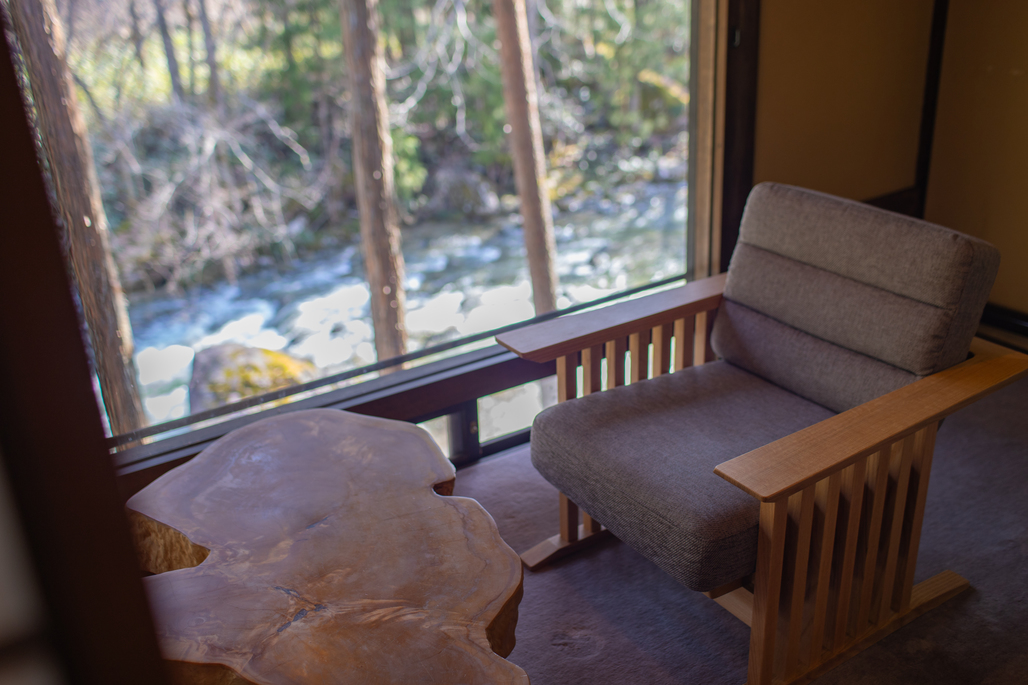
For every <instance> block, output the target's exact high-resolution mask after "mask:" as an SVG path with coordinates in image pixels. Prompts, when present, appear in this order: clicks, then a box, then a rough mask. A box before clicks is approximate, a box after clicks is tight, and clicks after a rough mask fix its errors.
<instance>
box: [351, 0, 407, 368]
mask: <svg viewBox="0 0 1028 685" xmlns="http://www.w3.org/2000/svg"><path fill="white" fill-rule="evenodd" d="M341 6H342V7H341V9H342V23H343V41H344V44H345V45H344V47H345V49H346V63H347V66H348V67H349V71H350V84H351V85H350V95H351V98H350V103H351V105H350V106H351V107H352V108H353V167H354V171H355V173H356V177H357V208H358V210H359V211H360V223H361V245H362V248H363V251H364V268H365V270H366V271H367V274H368V285H369V287H370V289H371V316H372V320H373V323H374V326H375V348H376V350H377V352H378V358H379V360H380V361H384V360H386V359H389V358H391V357H394V356H396V355H399V354H403V353H404V352H405V351H406V350H407V329H406V326H405V324H404V319H405V308H406V305H405V302H404V300H405V297H404V292H403V271H404V264H403V253H401V252H400V229H399V224H398V221H397V211H396V188H395V186H394V181H393V139H392V136H391V135H390V133H389V112H388V110H387V107H386V92H385V65H384V62H385V58H384V56H383V54H382V46H381V44H380V43H379V41H378V27H379V19H378V9H377V0H341Z"/></svg>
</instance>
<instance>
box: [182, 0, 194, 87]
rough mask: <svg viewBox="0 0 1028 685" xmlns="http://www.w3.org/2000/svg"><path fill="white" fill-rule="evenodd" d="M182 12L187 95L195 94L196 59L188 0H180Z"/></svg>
mask: <svg viewBox="0 0 1028 685" xmlns="http://www.w3.org/2000/svg"><path fill="white" fill-rule="evenodd" d="M182 14H184V15H185V16H186V59H187V60H188V61H189V90H188V91H187V92H188V93H189V97H190V98H192V97H193V96H194V95H196V60H195V59H194V58H193V55H194V52H193V10H192V9H191V8H190V4H189V0H182Z"/></svg>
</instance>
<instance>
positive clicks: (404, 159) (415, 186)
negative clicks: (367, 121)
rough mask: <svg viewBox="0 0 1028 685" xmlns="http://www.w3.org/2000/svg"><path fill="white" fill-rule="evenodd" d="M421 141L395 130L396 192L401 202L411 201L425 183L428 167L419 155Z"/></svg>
mask: <svg viewBox="0 0 1028 685" xmlns="http://www.w3.org/2000/svg"><path fill="white" fill-rule="evenodd" d="M420 146H421V141H420V140H418V137H417V136H413V135H410V134H409V133H406V132H404V131H402V130H394V131H393V157H394V159H395V169H394V175H395V182H396V194H397V196H398V197H399V199H400V201H401V202H410V201H411V200H412V199H414V196H415V195H416V194H417V193H418V192H419V191H420V190H421V187H422V186H423V185H425V179H426V178H427V177H428V169H426V168H425V165H424V164H422V162H421V159H420V158H419V157H418V148H419V147H420Z"/></svg>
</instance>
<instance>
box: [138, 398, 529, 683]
mask: <svg viewBox="0 0 1028 685" xmlns="http://www.w3.org/2000/svg"><path fill="white" fill-rule="evenodd" d="M453 480H454V470H453V466H452V465H451V464H450V462H449V460H447V459H446V458H445V457H444V456H443V455H442V453H441V452H440V451H439V448H438V447H436V445H435V443H433V442H432V440H431V438H429V437H428V434H427V433H425V432H424V431H423V430H421V429H420V428H417V427H415V426H412V425H410V424H406V423H401V422H398V421H388V420H385V419H376V418H371V417H367V416H361V415H358V414H350V413H347V412H342V411H336V410H329V409H317V410H310V411H298V412H293V413H289V414H284V415H281V416H276V417H272V418H268V419H263V420H260V421H257V422H255V423H253V424H250V425H249V426H246V427H244V428H241V429H239V430H236V431H233V432H232V433H230V434H228V435H226V436H225V437H224V438H222V439H221V440H219V441H218V442H216V443H215V444H213V445H211V446H210V447H209V448H208V449H206V450H204V452H202V453H201V454H200V455H198V456H197V457H195V458H194V459H192V460H191V461H189V462H187V463H186V464H184V465H182V466H180V467H178V468H176V469H174V470H172V471H170V472H168V473H167V474H165V475H164V476H162V477H161V478H159V479H157V480H156V481H154V482H153V483H151V484H150V485H149V486H147V487H146V488H145V489H143V490H142V491H140V492H139V493H137V494H136V495H135V496H134V497H133V498H132V499H130V500H129V502H128V504H127V507H128V513H129V518H130V522H131V525H132V529H133V535H134V536H135V539H136V545H137V548H138V551H139V556H140V561H141V564H142V566H143V568H144V569H145V570H146V571H149V572H151V573H154V574H155V575H153V576H149V577H147V578H145V579H144V582H145V584H146V589H147V593H148V595H149V597H150V603H151V606H152V607H153V613H154V621H155V624H156V630H157V636H158V640H159V643H160V646H161V651H162V654H163V655H164V658H165V659H166V660H167V662H168V664H169V668H170V671H171V673H172V676H173V678H174V679H175V680H176V681H178V682H182V683H187V682H188V683H193V684H195V685H204V684H207V683H218V684H219V685H221V684H233V685H234V684H236V683H256V684H261V685H265V684H267V685H279V684H284V683H291V684H292V683H296V684H300V683H302V684H315V685H316V684H319V683H440V684H442V683H446V684H447V685H453V684H455V683H467V684H468V685H471V684H472V683H518V684H519V685H527V683H528V676H527V675H526V674H525V673H524V671H522V670H521V669H520V668H518V667H517V666H515V665H513V664H511V663H510V662H508V661H506V660H505V659H503V658H502V656H506V655H507V654H509V653H510V651H511V650H512V649H513V648H514V627H515V624H516V623H517V607H518V602H519V601H520V600H521V593H522V570H521V560H520V559H519V558H518V556H517V554H515V553H514V551H513V550H512V549H511V548H510V547H508V546H507V545H506V544H505V543H504V542H503V540H502V539H501V538H500V535H499V533H498V532H497V530H496V525H495V523H494V522H493V520H492V518H491V517H490V516H489V514H488V513H486V511H485V510H484V509H483V508H482V507H481V505H479V504H478V503H477V502H475V501H474V500H471V499H466V498H462V497H450V496H445V495H449V494H450V493H452V492H453Z"/></svg>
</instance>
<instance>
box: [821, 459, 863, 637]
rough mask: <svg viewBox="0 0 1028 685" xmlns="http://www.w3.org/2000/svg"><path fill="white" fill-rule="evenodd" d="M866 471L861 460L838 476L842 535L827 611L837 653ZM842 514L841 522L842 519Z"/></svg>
mask: <svg viewBox="0 0 1028 685" xmlns="http://www.w3.org/2000/svg"><path fill="white" fill-rule="evenodd" d="M866 471H867V460H866V459H861V460H860V461H858V462H856V463H855V464H853V465H852V466H849V467H847V468H846V470H845V471H843V472H842V487H841V489H840V492H839V508H840V513H839V521H838V523H837V524H836V525H837V526H838V525H840V524H843V521H844V520H845V526H846V533H845V537H844V538H843V539H842V547H843V549H842V557H841V558H840V559H839V565H838V572H837V573H833V578H834V582H833V585H835V587H836V592H835V597H834V598H833V600H834V601H833V602H832V604H831V605H830V606H829V608H831V609H834V614H835V615H834V628H833V630H832V649H833V650H838V649H839V648H841V647H842V645H844V644H845V642H846V629H847V627H848V626H849V614H850V600H851V598H852V594H853V569H854V567H855V566H856V562H857V543H858V542H859V541H860V518H861V509H862V508H863V505H864V477H865V473H866ZM843 514H845V519H843Z"/></svg>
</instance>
